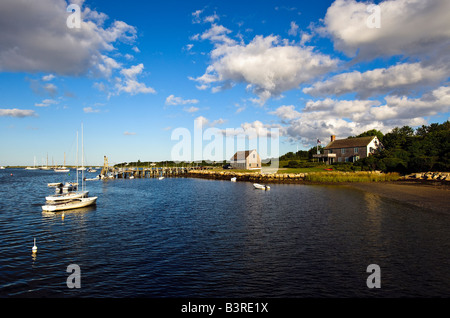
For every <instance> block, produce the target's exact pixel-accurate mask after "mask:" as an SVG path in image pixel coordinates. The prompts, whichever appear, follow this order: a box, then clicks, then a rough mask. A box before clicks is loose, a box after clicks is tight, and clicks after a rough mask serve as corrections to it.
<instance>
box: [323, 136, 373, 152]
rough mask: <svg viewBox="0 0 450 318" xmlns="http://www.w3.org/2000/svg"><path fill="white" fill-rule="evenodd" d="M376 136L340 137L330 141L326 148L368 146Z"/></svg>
mask: <svg viewBox="0 0 450 318" xmlns="http://www.w3.org/2000/svg"><path fill="white" fill-rule="evenodd" d="M375 137H376V136H368V137H359V138H349V139H339V140H335V141H332V142H330V143H329V144H328V145H327V146H326V147H325V149H335V148H354V147H366V146H367V145H368V144H369V143H370V142H371V141H372V140H373V139H374V138H375Z"/></svg>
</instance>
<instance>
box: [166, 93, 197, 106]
mask: <svg viewBox="0 0 450 318" xmlns="http://www.w3.org/2000/svg"><path fill="white" fill-rule="evenodd" d="M198 102H199V101H198V99H183V98H181V97H175V95H169V96H168V97H167V98H166V105H186V104H197V103H198Z"/></svg>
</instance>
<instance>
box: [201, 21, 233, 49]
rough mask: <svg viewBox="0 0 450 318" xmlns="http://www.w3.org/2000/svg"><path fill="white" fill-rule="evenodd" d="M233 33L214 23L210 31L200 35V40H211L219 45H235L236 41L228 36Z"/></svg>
mask: <svg viewBox="0 0 450 318" xmlns="http://www.w3.org/2000/svg"><path fill="white" fill-rule="evenodd" d="M230 33H231V31H230V30H229V29H227V28H226V27H224V26H223V25H218V24H215V23H213V24H212V25H211V28H210V29H209V30H206V31H205V32H203V33H202V34H201V35H200V39H202V40H210V41H212V42H214V43H217V44H218V45H219V44H228V45H234V44H236V41H235V40H233V39H231V38H230V37H228V35H227V34H230Z"/></svg>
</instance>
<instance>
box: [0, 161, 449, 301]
mask: <svg viewBox="0 0 450 318" xmlns="http://www.w3.org/2000/svg"><path fill="white" fill-rule="evenodd" d="M11 173H13V176H11V175H10V174H11ZM72 173H73V172H72ZM63 180H64V176H62V175H61V174H57V173H54V172H50V171H25V170H17V169H16V170H14V169H8V170H0V185H1V187H0V297H403V296H404V297H435V296H442V297H447V296H448V295H449V294H450V256H449V252H448V251H449V250H450V231H449V229H450V217H449V216H448V215H445V214H438V213H434V212H432V211H427V210H423V209H419V208H416V207H414V206H409V205H405V204H401V203H398V202H395V201H392V200H386V199H383V198H380V197H378V196H376V195H373V194H370V193H365V192H362V191H359V190H354V189H351V188H346V187H342V186H311V185H278V184H276V185H273V186H272V188H271V190H270V191H268V192H264V191H261V190H255V189H254V188H253V186H252V184H251V183H241V182H237V183H232V182H227V181H213V180H202V179H184V178H174V179H170V178H166V179H164V180H158V179H134V180H111V181H92V182H88V189H89V190H90V195H91V196H98V202H97V206H96V207H93V208H86V209H83V210H74V211H72V212H65V213H64V218H63V217H62V214H61V213H43V212H42V211H41V205H43V203H44V200H45V199H44V197H45V195H47V194H49V193H51V190H50V189H49V188H47V183H49V182H60V181H63ZM66 181H69V180H66ZM34 238H36V245H37V247H38V253H37V255H36V256H32V254H31V248H32V246H33V239H34ZM70 264H77V265H79V267H80V269H81V288H80V289H69V288H68V287H67V285H66V280H67V278H68V276H69V275H70V273H67V272H66V269H67V266H68V265H70ZM369 264H378V265H379V266H380V268H381V288H380V289H369V288H368V287H367V285H366V280H367V278H368V276H369V275H370V273H367V272H366V269H367V266H368V265H369Z"/></svg>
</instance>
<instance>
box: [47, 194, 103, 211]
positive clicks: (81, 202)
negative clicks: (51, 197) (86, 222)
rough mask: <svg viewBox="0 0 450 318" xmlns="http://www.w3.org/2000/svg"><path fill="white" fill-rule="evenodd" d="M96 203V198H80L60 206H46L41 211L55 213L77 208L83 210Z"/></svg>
mask: <svg viewBox="0 0 450 318" xmlns="http://www.w3.org/2000/svg"><path fill="white" fill-rule="evenodd" d="M96 202H97V197H92V198H80V199H74V200H71V201H69V202H67V203H62V204H47V205H44V206H42V211H45V212H56V211H67V210H74V209H79V208H85V207H88V206H91V205H95V204H96Z"/></svg>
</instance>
